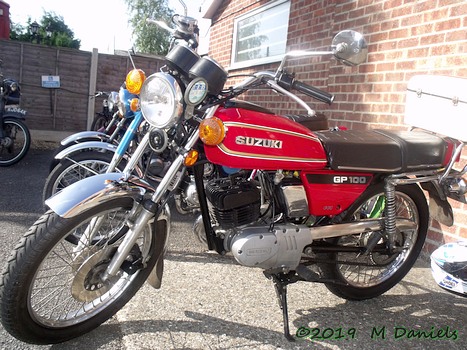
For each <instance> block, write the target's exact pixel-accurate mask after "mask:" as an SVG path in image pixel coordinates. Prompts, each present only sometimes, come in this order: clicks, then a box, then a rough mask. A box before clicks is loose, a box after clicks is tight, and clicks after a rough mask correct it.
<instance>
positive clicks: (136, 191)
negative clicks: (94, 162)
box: [45, 173, 152, 218]
mask: <svg viewBox="0 0 467 350" xmlns="http://www.w3.org/2000/svg"><path fill="white" fill-rule="evenodd" d="M121 178H122V173H106V174H99V175H94V176H91V177H87V178H85V179H82V180H80V181H77V182H75V183H74V184H72V185H70V186H67V187H65V188H64V189H63V190H62V191H60V192H58V193H57V194H55V195H54V196H52V197H50V198H49V199H47V200H46V201H45V204H46V205H47V206H48V207H49V208H50V209H52V210H53V211H54V212H55V213H57V214H58V215H60V216H61V217H63V218H70V217H73V216H76V215H79V214H81V213H83V212H85V211H86V210H88V209H91V208H93V207H94V206H96V205H98V204H100V203H104V202H108V201H111V200H113V199H116V198H122V197H130V198H134V199H139V198H141V197H142V196H143V195H144V193H145V192H146V190H147V189H148V188H149V189H152V188H151V187H150V186H149V185H147V184H146V183H145V182H142V181H141V180H140V179H138V178H136V177H135V182H131V180H132V178H133V177H130V179H128V181H122V180H121Z"/></svg>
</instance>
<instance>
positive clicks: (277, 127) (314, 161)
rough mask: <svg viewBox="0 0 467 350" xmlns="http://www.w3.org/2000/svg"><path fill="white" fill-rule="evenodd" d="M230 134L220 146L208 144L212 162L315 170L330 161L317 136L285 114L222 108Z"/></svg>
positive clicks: (207, 152) (226, 127)
mask: <svg viewBox="0 0 467 350" xmlns="http://www.w3.org/2000/svg"><path fill="white" fill-rule="evenodd" d="M215 116H216V117H218V118H219V119H221V120H222V121H223V123H224V126H225V130H226V136H225V138H224V140H223V141H222V143H220V144H219V145H217V146H205V152H206V156H207V158H208V159H209V161H211V162H212V163H215V164H220V165H225V166H229V167H233V168H241V169H263V170H276V169H284V170H312V169H321V168H323V167H324V166H325V165H326V164H327V160H326V153H325V151H324V149H323V146H322V144H321V142H320V141H319V139H318V138H317V137H316V135H314V134H313V132H311V131H310V130H309V129H307V128H306V127H304V126H302V125H300V124H298V123H296V122H294V121H292V120H290V119H288V118H286V117H282V116H278V115H274V114H269V113H265V112H262V111H258V110H252V109H247V108H236V107H232V108H219V109H218V110H217V112H216V114H215Z"/></svg>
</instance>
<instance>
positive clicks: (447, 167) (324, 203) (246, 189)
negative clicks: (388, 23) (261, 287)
mask: <svg viewBox="0 0 467 350" xmlns="http://www.w3.org/2000/svg"><path fill="white" fill-rule="evenodd" d="M178 47H180V46H177V47H175V48H174V49H173V50H172V51H171V52H170V53H169V54H168V55H167V56H168V59H167V61H168V68H167V70H166V71H163V72H159V73H155V74H153V75H151V76H150V77H148V78H147V79H146V81H145V83H144V84H143V87H142V90H141V94H140V98H141V108H142V111H143V115H144V118H145V119H146V120H147V122H148V123H149V124H150V125H151V126H152V127H151V129H150V130H149V131H148V133H147V134H145V137H144V141H145V142H149V144H150V145H151V146H152V147H153V148H154V149H157V150H158V151H162V150H165V149H168V150H170V151H171V152H172V154H173V156H174V158H173V160H172V162H171V166H170V168H169V169H168V170H167V172H166V174H165V176H164V177H163V178H162V179H161V181H160V183H158V185H157V187H154V186H151V184H149V183H147V182H146V181H144V179H142V178H139V177H135V176H133V174H129V173H126V172H124V173H123V174H121V173H108V174H101V175H95V176H92V177H88V178H86V179H83V180H81V181H79V182H77V183H75V184H73V185H71V186H69V187H67V188H65V189H64V190H63V191H62V192H60V193H59V194H57V195H56V196H54V197H52V198H51V199H49V200H48V201H47V205H49V207H50V208H51V210H50V211H49V212H47V213H46V214H44V216H43V217H42V218H40V219H39V220H38V221H37V222H36V223H35V224H34V225H33V226H32V227H31V228H30V230H29V231H28V233H27V234H26V235H25V237H24V238H23V239H22V241H21V244H19V245H18V246H17V247H16V251H15V253H14V255H13V257H12V258H11V259H9V264H8V267H7V269H6V272H5V274H4V276H3V277H4V278H3V286H2V288H1V296H2V298H1V303H2V304H1V314H2V323H3V325H4V327H5V329H6V330H7V331H8V332H10V333H11V334H12V335H14V336H15V337H17V338H19V339H21V340H23V341H28V342H34V343H49V342H60V341H65V340H67V339H71V338H73V337H76V336H78V335H80V334H83V333H84V332H87V331H90V330H91V329H93V328H95V327H97V326H98V325H99V324H100V323H102V322H104V321H105V320H107V319H108V318H109V317H111V316H112V315H113V314H114V313H116V312H117V311H118V310H119V309H120V308H121V307H123V305H125V304H126V303H127V302H128V300H130V299H131V298H132V296H133V295H134V294H135V293H136V292H137V290H138V289H139V288H140V287H141V285H142V284H143V283H144V282H145V281H146V280H147V281H148V283H150V284H151V285H152V286H153V287H155V288H159V287H160V286H161V279H162V275H163V261H164V252H165V250H166V249H167V246H166V243H167V235H168V232H169V231H170V211H169V210H168V206H167V202H168V200H169V199H170V198H171V196H172V195H173V194H174V193H175V191H176V189H177V188H178V186H179V185H180V183H181V181H182V179H183V176H184V173H185V170H186V168H187V167H191V166H192V167H193V174H194V175H193V176H194V178H195V183H196V190H197V193H198V196H199V200H200V210H201V214H202V216H201V219H202V220H201V221H202V222H201V223H200V224H198V225H197V226H195V229H196V230H199V231H204V233H205V235H206V241H207V244H208V248H209V249H210V250H215V251H217V252H218V253H220V254H226V253H230V254H232V256H233V257H234V258H235V260H236V261H237V262H238V263H239V264H241V265H243V266H247V267H257V268H261V269H263V271H264V274H265V275H266V276H267V277H268V278H270V279H272V281H273V282H274V285H275V288H276V291H277V295H278V298H279V302H280V305H281V308H282V310H283V317H284V333H285V335H286V336H287V337H288V338H290V334H289V328H288V312H287V298H286V290H287V286H288V284H290V283H294V282H298V281H307V282H322V283H325V284H326V286H327V287H328V288H329V290H330V291H331V292H333V293H334V294H336V295H339V296H341V297H343V298H348V299H366V298H373V297H376V296H378V295H380V294H382V293H384V292H385V291H387V290H389V289H390V288H392V287H393V286H394V285H395V284H396V283H398V282H399V281H400V280H401V279H402V278H403V277H404V275H405V274H406V273H407V272H408V271H409V269H410V268H411V267H412V265H413V263H414V262H415V260H416V258H417V256H418V254H419V251H420V249H421V247H422V245H423V242H424V238H425V235H426V231H427V228H428V219H429V210H428V206H427V202H426V198H425V196H424V194H423V192H422V190H421V188H420V186H419V184H420V183H422V184H424V185H427V186H426V188H427V190H428V191H429V192H430V195H431V196H436V197H434V198H436V199H435V200H434V204H435V205H438V206H440V207H442V208H443V209H448V208H450V206H449V204H448V202H447V200H446V198H447V196H450V197H452V198H455V199H458V200H464V201H465V198H464V195H465V183H464V181H463V179H462V175H463V174H464V173H465V169H464V170H463V171H461V172H457V171H455V170H454V169H453V165H454V163H455V161H456V159H457V156H458V155H459V154H460V151H461V150H462V147H463V144H462V143H460V142H457V141H455V140H453V139H450V138H444V137H438V136H436V135H433V134H431V133H425V132H397V131H384V132H383V131H381V130H367V131H351V130H348V131H343V130H332V131H323V132H312V131H310V130H309V129H307V128H306V127H304V126H303V125H301V124H299V123H296V122H294V121H291V120H290V119H287V118H284V117H281V116H277V115H274V114H273V113H271V112H269V111H267V110H266V109H264V108H261V107H259V106H256V105H252V104H250V103H248V102H245V101H243V102H239V101H235V100H233V99H234V98H235V97H237V96H239V95H241V94H242V93H244V92H246V91H248V90H249V89H254V88H258V87H265V88H270V89H272V90H274V91H277V92H279V93H282V94H284V95H286V96H289V97H290V98H292V99H294V100H295V101H296V102H298V103H300V104H301V105H302V106H303V107H305V108H306V109H307V110H308V112H309V114H310V115H311V114H313V110H311V109H310V108H309V107H308V106H307V105H306V104H305V103H304V102H303V101H302V100H301V99H300V98H299V97H298V96H296V95H294V94H293V93H291V92H290V90H292V89H295V90H298V91H300V92H302V93H304V94H307V95H309V96H312V97H315V98H317V99H319V100H321V101H324V102H331V101H332V96H331V95H329V94H327V93H326V92H324V91H321V90H318V89H316V88H314V87H312V86H309V85H307V84H304V83H302V82H300V81H297V80H296V79H295V78H294V77H293V75H291V74H289V73H288V72H287V71H286V69H285V63H286V59H287V57H289V56H291V55H293V56H296V57H306V56H313V55H321V54H323V53H322V52H319V53H313V52H299V53H290V54H288V55H287V56H286V57H285V58H284V60H283V61H282V63H281V65H280V66H279V69H278V70H277V72H276V73H274V72H258V73H257V74H253V75H252V76H251V77H250V78H248V79H247V80H246V81H244V82H243V83H242V84H239V85H237V86H235V87H231V88H228V89H225V90H223V85H224V83H225V81H226V79H227V73H226V72H225V71H224V70H223V69H222V67H220V66H219V65H218V64H217V63H216V62H215V61H214V60H212V59H210V58H208V57H203V58H198V59H197V60H196V62H195V63H194V64H193V65H192V66H191V68H190V69H189V71H186V70H182V69H180V67H181V63H182V62H183V61H184V59H186V58H187V56H188V55H189V54H190V50H188V51H187V50H185V49H186V48H182V49H178ZM174 50H176V51H174ZM181 52H183V54H181ZM178 54H180V55H178ZM326 54H334V55H335V57H337V58H338V59H339V60H341V61H343V62H345V63H347V64H358V63H359V62H362V60H363V59H364V58H365V56H366V44H365V42H364V40H363V38H362V37H361V36H360V35H359V34H357V33H355V32H352V31H344V32H342V33H339V34H338V35H337V36H336V37H335V39H334V40H333V50H332V51H330V52H327V53H326ZM174 55H175V57H179V58H180V60H177V59H175V60H174V59H173V58H174ZM181 76H183V77H184V78H181ZM226 130H227V133H226ZM156 136H157V137H156ZM199 138H201V140H202V141H203V143H204V147H203V148H204V152H205V155H206V158H207V160H208V161H210V162H212V163H215V164H218V165H220V166H227V167H231V168H232V167H233V168H237V169H246V171H242V170H239V171H237V172H234V173H232V174H229V175H228V176H223V177H218V178H214V179H211V180H209V181H206V182H205V179H204V176H203V175H204V174H203V172H204V162H205V161H206V159H203V158H201V159H198V156H199V155H200V152H199V151H198V150H197V147H196V146H197V145H198V140H199ZM154 139H157V141H158V142H156V143H155V144H154V143H153V144H151V142H150V141H151V140H154ZM394 140H397V141H398V143H396V142H394ZM297 145H299V146H300V147H297ZM140 146H141V144H140V145H139V146H138V149H140ZM381 154H384V155H385V157H384V158H383V157H381ZM141 156H142V152H139V151H138V150H137V151H135V153H134V154H133V156H132V158H131V159H130V160H129V162H137V161H138V159H139V158H140V157H141ZM201 156H202V154H201ZM256 169H258V170H256ZM462 185H463V186H462ZM430 203H431V201H430ZM440 212H442V211H441V210H439V211H438V212H437V213H435V214H437V215H438V216H440V217H439V219H443V218H442V217H441V216H442V215H440ZM437 218H438V217H437ZM444 219H447V218H444ZM444 222H446V220H443V223H444ZM70 234H75V235H76V236H77V237H80V240H79V242H77V243H74V244H73V243H71V242H69V241H67V237H68V236H69V235H70ZM97 237H98V238H99V239H96V238H97ZM65 275H66V278H64V276H65ZM52 286H53V289H52ZM57 305H60V306H61V307H59V308H57V307H56V306H57Z"/></svg>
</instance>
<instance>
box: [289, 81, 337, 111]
mask: <svg viewBox="0 0 467 350" xmlns="http://www.w3.org/2000/svg"><path fill="white" fill-rule="evenodd" d="M292 88H293V89H295V90H298V91H300V92H302V93H304V94H305V95H307V96H310V97H313V98H315V99H317V100H318V101H321V102H324V103H327V104H328V105H330V104H331V103H332V101H334V95H332V94H330V93H328V92H326V91H323V90H320V89H318V88H315V87H313V86H311V85H308V84H305V83H302V82H301V81H297V80H294V81H293V83H292Z"/></svg>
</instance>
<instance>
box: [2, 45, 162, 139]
mask: <svg viewBox="0 0 467 350" xmlns="http://www.w3.org/2000/svg"><path fill="white" fill-rule="evenodd" d="M132 57H133V60H134V62H135V65H136V67H137V68H140V69H142V70H143V71H145V73H146V75H147V76H149V75H150V74H152V73H154V72H156V71H159V68H160V66H161V65H162V60H161V57H158V56H147V55H135V56H132ZM0 59H2V60H3V75H4V77H5V78H13V79H16V80H17V81H18V82H19V83H20V86H21V107H22V108H23V109H25V110H27V111H28V115H27V117H26V118H27V119H26V123H27V125H28V127H29V128H30V129H34V130H43V131H52V132H54V131H56V132H67V133H73V132H77V131H82V130H86V129H88V128H89V126H90V123H91V121H92V119H93V118H94V115H95V112H98V111H100V110H101V109H102V100H103V97H98V98H94V97H93V96H94V93H95V92H96V91H118V89H119V88H120V86H121V85H122V83H123V82H124V80H125V77H126V74H127V73H128V72H129V70H130V69H131V68H132V64H131V60H130V59H129V57H128V55H127V54H122V55H109V54H99V53H98V52H97V50H94V51H93V52H88V51H80V50H75V49H68V48H57V47H49V46H45V45H37V44H30V43H24V42H18V41H10V40H0ZM43 77H47V78H48V77H51V78H50V79H51V81H50V82H45V83H44V82H43ZM57 79H58V80H59V85H60V86H59V87H58V88H54V87H44V86H53V85H54V84H55V83H56V82H58V81H57ZM45 80H46V81H47V79H45ZM49 83H50V84H49Z"/></svg>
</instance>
